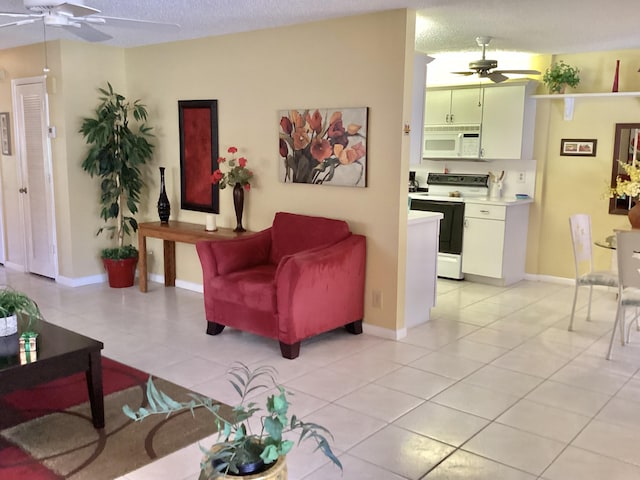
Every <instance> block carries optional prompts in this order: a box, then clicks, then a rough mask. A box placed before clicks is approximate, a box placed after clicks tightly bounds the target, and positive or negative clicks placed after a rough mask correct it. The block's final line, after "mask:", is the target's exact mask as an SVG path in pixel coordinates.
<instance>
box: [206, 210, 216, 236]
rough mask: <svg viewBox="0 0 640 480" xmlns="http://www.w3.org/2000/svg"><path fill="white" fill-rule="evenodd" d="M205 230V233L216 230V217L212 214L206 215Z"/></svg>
mask: <svg viewBox="0 0 640 480" xmlns="http://www.w3.org/2000/svg"><path fill="white" fill-rule="evenodd" d="M204 228H205V230H206V231H207V232H213V231H215V229H216V216H215V215H213V214H209V215H207V218H206V223H205V227H204Z"/></svg>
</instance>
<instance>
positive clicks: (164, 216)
mask: <svg viewBox="0 0 640 480" xmlns="http://www.w3.org/2000/svg"><path fill="white" fill-rule="evenodd" d="M158 215H159V216H160V223H169V215H171V204H170V203H169V197H167V190H166V188H165V185H164V167H160V198H158Z"/></svg>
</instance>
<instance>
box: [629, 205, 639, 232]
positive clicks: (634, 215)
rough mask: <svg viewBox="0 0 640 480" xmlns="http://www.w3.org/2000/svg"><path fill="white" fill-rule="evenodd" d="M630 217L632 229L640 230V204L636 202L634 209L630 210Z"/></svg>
mask: <svg viewBox="0 0 640 480" xmlns="http://www.w3.org/2000/svg"><path fill="white" fill-rule="evenodd" d="M628 215H629V223H630V224H631V228H634V229H636V228H640V202H636V203H635V204H634V205H633V207H631V208H630V209H629V214H628Z"/></svg>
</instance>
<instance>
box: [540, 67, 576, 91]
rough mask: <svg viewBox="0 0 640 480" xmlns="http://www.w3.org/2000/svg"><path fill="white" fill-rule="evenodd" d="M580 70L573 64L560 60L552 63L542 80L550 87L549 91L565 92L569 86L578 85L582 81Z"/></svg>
mask: <svg viewBox="0 0 640 480" xmlns="http://www.w3.org/2000/svg"><path fill="white" fill-rule="evenodd" d="M579 74H580V70H579V69H578V68H575V67H572V66H571V65H569V64H567V63H564V61H562V60H560V61H559V62H555V63H552V64H551V66H550V67H548V68H547V70H546V71H545V72H544V76H543V77H542V81H543V82H544V84H545V85H546V86H547V87H548V88H549V93H564V91H565V88H566V87H567V85H568V86H570V87H572V88H573V87H576V86H577V85H578V84H579V83H580V75H579Z"/></svg>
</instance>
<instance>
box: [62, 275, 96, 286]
mask: <svg viewBox="0 0 640 480" xmlns="http://www.w3.org/2000/svg"><path fill="white" fill-rule="evenodd" d="M106 281H107V274H106V273H103V274H100V275H90V276H88V277H78V278H70V277H64V276H62V275H58V277H57V278H56V282H57V283H60V284H62V285H64V286H66V287H84V286H85V285H93V284H95V283H105V282H106Z"/></svg>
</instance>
